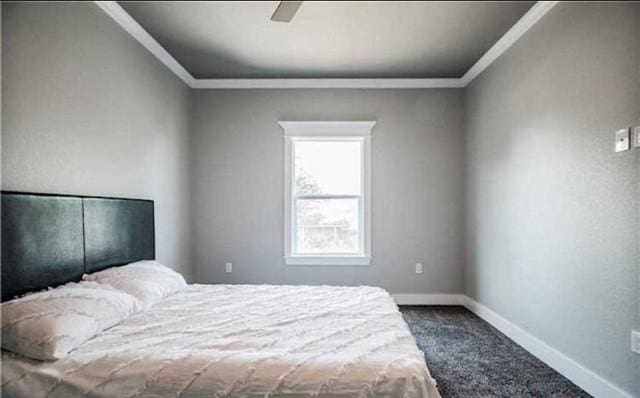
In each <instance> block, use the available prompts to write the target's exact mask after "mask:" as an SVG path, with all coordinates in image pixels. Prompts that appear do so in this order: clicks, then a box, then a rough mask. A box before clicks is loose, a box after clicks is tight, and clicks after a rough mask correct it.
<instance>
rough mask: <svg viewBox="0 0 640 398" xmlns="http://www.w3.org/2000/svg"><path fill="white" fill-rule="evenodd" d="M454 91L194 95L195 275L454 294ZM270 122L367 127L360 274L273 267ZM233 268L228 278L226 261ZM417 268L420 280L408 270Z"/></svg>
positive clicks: (277, 151)
mask: <svg viewBox="0 0 640 398" xmlns="http://www.w3.org/2000/svg"><path fill="white" fill-rule="evenodd" d="M462 100H463V97H462V91H461V90H456V89H448V90H447V89H445V90H230V91H219V90H216V91H213V90H207V91H202V90H200V91H197V93H196V94H195V97H194V101H195V103H194V117H193V141H192V159H193V173H192V186H193V203H192V208H193V214H194V217H193V222H194V228H195V230H194V234H193V249H194V256H195V258H194V264H195V267H194V271H195V280H197V281H199V282H213V283H276V284H282V283H293V284H322V283H327V284H344V285H360V284H370V285H376V286H382V287H385V288H387V289H389V290H390V291H391V292H393V293H460V292H461V291H462V279H461V267H462V263H461V246H462V236H461V235H462V218H461V217H462V214H461V213H462V211H461V210H462V152H463V146H462V136H463V109H462V104H463V101H462ZM278 120H375V121H377V122H378V124H377V125H376V126H375V127H374V129H373V138H372V144H371V145H372V146H371V153H372V194H373V199H372V213H373V215H372V247H373V257H374V259H373V261H372V263H371V265H370V266H368V267H342V266H307V267H305V266H286V265H284V263H283V254H284V253H283V250H284V248H283V213H284V210H283V201H284V199H283V197H284V188H283V187H284V185H283V184H284V183H283V180H284V175H283V174H284V142H283V138H282V136H283V131H282V129H281V128H280V126H279V125H278V123H277V122H278ZM226 261H230V262H232V263H233V264H234V269H233V273H232V274H225V273H224V263H225V262H226ZM416 262H422V263H423V264H424V274H422V275H416V274H415V273H414V264H415V263H416Z"/></svg>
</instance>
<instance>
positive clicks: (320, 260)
mask: <svg viewBox="0 0 640 398" xmlns="http://www.w3.org/2000/svg"><path fill="white" fill-rule="evenodd" d="M284 261H285V263H286V264H287V265H369V263H371V256H285V258H284Z"/></svg>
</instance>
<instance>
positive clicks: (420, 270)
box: [416, 263, 422, 274]
mask: <svg viewBox="0 0 640 398" xmlns="http://www.w3.org/2000/svg"><path fill="white" fill-rule="evenodd" d="M421 273H422V264H420V263H416V274H421Z"/></svg>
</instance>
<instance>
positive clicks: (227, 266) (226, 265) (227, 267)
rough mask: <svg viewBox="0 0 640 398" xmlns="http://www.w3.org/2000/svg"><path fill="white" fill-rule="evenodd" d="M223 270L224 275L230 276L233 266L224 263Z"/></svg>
mask: <svg viewBox="0 0 640 398" xmlns="http://www.w3.org/2000/svg"><path fill="white" fill-rule="evenodd" d="M224 270H225V272H226V273H228V274H230V273H231V272H232V271H233V264H231V263H226V264H225V265H224Z"/></svg>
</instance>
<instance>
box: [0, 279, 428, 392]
mask: <svg viewBox="0 0 640 398" xmlns="http://www.w3.org/2000/svg"><path fill="white" fill-rule="evenodd" d="M2 393H3V397H34V398H35V397H163V398H164V397H185V398H192V397H223V396H224V397H230V396H233V397H269V396H274V397H275V396H290V397H303V396H318V397H367V396H376V397H398V398H399V397H439V395H438V392H437V389H436V387H435V381H434V380H433V379H432V378H431V376H430V375H429V372H428V370H427V367H426V365H425V362H424V357H423V355H422V353H421V352H420V351H419V350H418V348H417V347H416V344H415V341H414V339H413V336H412V335H411V333H410V331H409V329H408V327H407V326H406V324H405V322H404V320H403V319H402V316H401V314H400V313H399V312H398V309H397V307H396V305H395V303H394V302H393V300H392V298H391V297H390V296H389V294H388V293H387V292H386V291H384V290H382V289H379V288H373V287H356V288H354V287H328V286H267V285H189V286H188V287H186V288H184V289H183V290H181V291H179V292H177V293H175V294H173V295H171V296H169V297H167V298H166V299H164V300H162V301H161V302H159V303H158V304H156V305H155V306H153V307H151V308H149V309H147V310H145V311H142V312H139V313H137V314H135V315H133V316H132V317H131V318H129V319H127V320H126V321H124V322H122V323H121V324H119V325H117V326H115V327H113V328H111V329H109V330H107V331H105V332H103V333H102V334H100V335H98V336H96V337H95V338H93V339H91V340H90V341H88V342H86V343H84V344H83V345H81V346H80V347H79V348H78V349H77V350H75V351H73V352H71V353H70V354H69V355H68V356H67V357H66V358H64V359H60V360H57V361H53V362H39V361H35V360H30V359H26V358H23V357H20V356H17V355H14V354H11V353H8V352H4V351H3V353H2Z"/></svg>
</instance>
